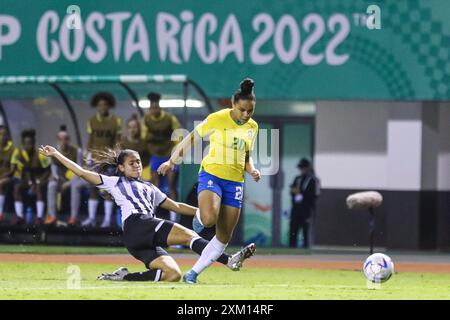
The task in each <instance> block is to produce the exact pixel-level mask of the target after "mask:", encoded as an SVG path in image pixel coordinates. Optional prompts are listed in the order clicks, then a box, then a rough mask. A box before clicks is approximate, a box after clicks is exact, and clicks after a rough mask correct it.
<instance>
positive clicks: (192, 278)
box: [183, 270, 198, 284]
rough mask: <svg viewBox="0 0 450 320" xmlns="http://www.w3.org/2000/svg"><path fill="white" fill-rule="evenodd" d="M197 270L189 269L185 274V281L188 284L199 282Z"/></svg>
mask: <svg viewBox="0 0 450 320" xmlns="http://www.w3.org/2000/svg"><path fill="white" fill-rule="evenodd" d="M197 276H198V274H197V272H195V271H194V270H189V271H188V272H187V273H186V274H185V275H184V276H183V282H184V283H187V284H196V283H197Z"/></svg>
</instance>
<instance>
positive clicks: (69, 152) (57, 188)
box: [45, 125, 83, 225]
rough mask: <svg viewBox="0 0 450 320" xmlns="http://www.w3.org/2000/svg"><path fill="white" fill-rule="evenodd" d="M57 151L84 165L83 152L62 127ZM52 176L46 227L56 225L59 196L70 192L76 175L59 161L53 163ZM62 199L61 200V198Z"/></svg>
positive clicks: (58, 135)
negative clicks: (71, 141)
mask: <svg viewBox="0 0 450 320" xmlns="http://www.w3.org/2000/svg"><path fill="white" fill-rule="evenodd" d="M56 140H57V149H58V151H59V152H61V154H63V155H64V156H65V157H67V158H69V159H70V160H72V161H74V162H76V163H78V164H79V165H82V163H83V152H82V151H81V149H79V148H78V147H76V146H74V145H72V144H71V143H70V135H69V133H68V132H67V127H66V126H65V125H62V126H61V127H60V129H59V132H58V133H57V135H56ZM51 173H52V174H51V176H50V179H49V182H48V186H47V218H46V219H45V224H46V225H51V224H54V223H56V220H57V217H56V212H57V202H58V201H57V199H58V195H59V196H60V197H62V193H63V192H64V191H66V190H69V188H70V187H71V184H72V183H73V181H74V180H73V179H74V178H75V174H74V173H73V172H72V171H70V170H67V168H66V167H64V166H62V165H61V163H60V162H58V161H53V159H52V161H51ZM60 199H61V198H60ZM71 219H72V217H71V218H70V219H69V223H70V224H74V221H73V220H71Z"/></svg>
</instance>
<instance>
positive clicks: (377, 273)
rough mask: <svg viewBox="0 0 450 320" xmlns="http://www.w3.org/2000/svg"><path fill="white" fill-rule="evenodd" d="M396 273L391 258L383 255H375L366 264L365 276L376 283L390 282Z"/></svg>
mask: <svg viewBox="0 0 450 320" xmlns="http://www.w3.org/2000/svg"><path fill="white" fill-rule="evenodd" d="M393 273H394V263H393V262H392V260H391V258H389V257H388V256H387V255H385V254H382V253H374V254H372V255H371V256H370V257H368V258H367V259H366V262H364V275H365V276H366V278H367V279H368V280H370V281H372V282H375V283H382V282H386V281H388V280H389V279H390V278H391V276H392V274H393Z"/></svg>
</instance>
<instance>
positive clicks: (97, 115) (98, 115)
mask: <svg viewBox="0 0 450 320" xmlns="http://www.w3.org/2000/svg"><path fill="white" fill-rule="evenodd" d="M95 116H96V117H97V120H98V121H99V122H102V121H103V119H108V120H109V119H111V118H112V114H111V113H110V114H108V116H106V117H102V116H101V115H100V114H99V113H98V112H97V113H96V114H95Z"/></svg>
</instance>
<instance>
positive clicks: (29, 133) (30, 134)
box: [22, 129, 36, 143]
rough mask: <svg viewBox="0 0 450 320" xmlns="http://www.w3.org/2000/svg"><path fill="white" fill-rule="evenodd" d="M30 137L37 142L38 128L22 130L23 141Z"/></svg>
mask: <svg viewBox="0 0 450 320" xmlns="http://www.w3.org/2000/svg"><path fill="white" fill-rule="evenodd" d="M26 138H30V139H31V140H33V143H34V142H36V130H34V129H27V130H23V131H22V142H23V141H24V140H25V139H26Z"/></svg>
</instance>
